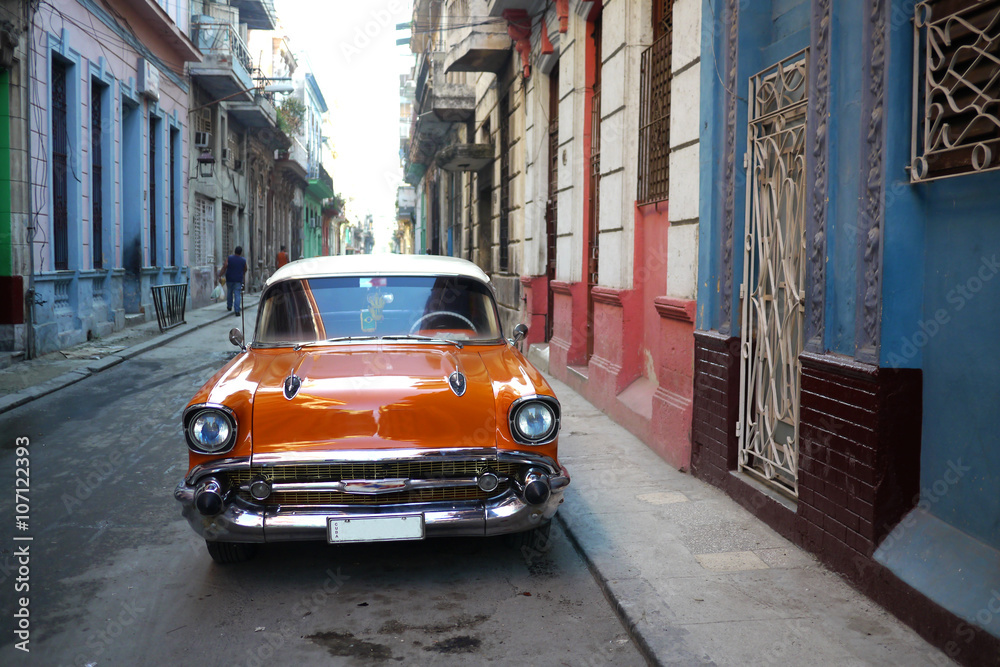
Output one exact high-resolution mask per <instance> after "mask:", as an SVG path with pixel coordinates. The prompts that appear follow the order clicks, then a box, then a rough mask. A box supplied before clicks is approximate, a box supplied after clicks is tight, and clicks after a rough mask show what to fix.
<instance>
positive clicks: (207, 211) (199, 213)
mask: <svg viewBox="0 0 1000 667" xmlns="http://www.w3.org/2000/svg"><path fill="white" fill-rule="evenodd" d="M194 201H195V209H194V219H193V221H192V223H193V224H192V225H191V239H190V242H189V244H188V245H189V247H190V249H191V264H193V265H195V266H204V265H206V264H213V263H214V255H215V201H214V200H212V199H209V198H208V197H203V196H201V195H195V198H194ZM222 252H223V253H227V252H228V250H227V249H223V251H222Z"/></svg>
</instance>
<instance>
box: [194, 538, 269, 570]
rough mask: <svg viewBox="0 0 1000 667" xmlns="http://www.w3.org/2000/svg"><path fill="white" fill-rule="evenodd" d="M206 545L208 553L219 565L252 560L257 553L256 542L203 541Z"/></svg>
mask: <svg viewBox="0 0 1000 667" xmlns="http://www.w3.org/2000/svg"><path fill="white" fill-rule="evenodd" d="M205 546H207V547H208V555H210V556H211V557H212V560H214V561H215V562H216V563H219V564H220V565H229V564H231V563H244V562H246V561H248V560H252V559H253V557H254V556H256V555H257V545H256V544H242V543H240V542H208V541H206V542H205Z"/></svg>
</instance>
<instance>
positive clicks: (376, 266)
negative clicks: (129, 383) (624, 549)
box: [174, 255, 570, 563]
mask: <svg viewBox="0 0 1000 667" xmlns="http://www.w3.org/2000/svg"><path fill="white" fill-rule="evenodd" d="M526 332H527V329H526V328H525V327H524V325H518V326H517V327H515V329H514V332H513V337H512V338H510V339H506V338H504V335H503V332H502V331H501V327H500V319H499V316H498V313H497V306H496V301H495V298H494V289H493V285H492V284H491V283H490V280H489V277H488V276H487V275H486V274H485V273H483V272H482V271H481V270H480V269H479V268H478V267H477V266H476V265H475V264H472V263H471V262H467V261H465V260H461V259H457V258H450V257H432V256H415V255H381V256H380V255H355V256H344V257H321V258H314V259H304V260H299V261H297V262H292V263H290V264H286V265H285V266H283V267H282V268H280V269H278V270H277V271H276V272H275V273H274V275H273V276H271V278H270V279H269V280H268V281H267V283H266V285H265V287H264V290H263V293H262V294H261V299H260V306H259V309H258V313H257V322H256V329H255V334H254V338H253V341H252V342H249V343H247V342H246V341H245V340H244V337H243V334H242V333H241V332H240V330H239V329H233V330H232V331H230V341H232V342H233V343H234V344H235V345H237V346H239V347H240V352H239V353H238V354H237V355H236V357H235V358H234V359H232V360H231V361H230V362H229V363H228V364H226V365H225V366H224V367H223V368H222V369H221V370H220V371H219V372H218V373H216V374H215V375H214V376H213V377H212V378H211V379H210V380H209V381H208V382H206V383H205V385H204V386H203V387H202V388H201V389H200V390H199V391H198V393H197V394H195V396H194V398H192V399H191V402H190V403H189V404H188V405H187V408H186V409H185V410H184V413H183V427H184V434H185V437H186V439H187V445H188V449H189V453H188V455H189V461H190V467H189V471H188V473H187V476H186V477H185V478H184V479H183V480H181V482H180V483H179V484H178V485H177V488H176V490H175V491H174V497H175V498H176V499H177V500H178V501H180V503H181V506H182V508H183V509H182V513H183V515H184V517H185V518H187V520H188V522H189V523H190V524H191V527H192V528H194V530H195V531H196V532H197V533H198V534H199V535H201V536H202V537H203V538H204V539H205V541H206V543H207V545H208V551H209V554H211V556H212V558H213V559H215V561H217V562H220V563H231V562H238V561H242V560H246V559H248V558H251V557H252V556H253V554H254V553H255V549H256V545H257V544H259V543H264V542H280V541H288V540H325V541H327V542H330V543H341V542H369V541H377V540H409V539H423V538H425V537H432V536H439V535H454V536H457V535H463V536H464V535H498V534H502V533H513V534H519V535H515V540H532V539H537V538H538V537H539V534H540V533H541V534H545V533H547V531H548V527H549V521H550V520H551V519H552V517H553V516H554V515H555V513H556V509H557V508H558V506H559V504H560V503H561V502H562V499H563V491H564V490H565V488H566V486H567V485H568V484H569V481H570V478H569V474H568V473H567V471H566V469H565V468H564V467H563V466H562V465H560V463H559V459H558V457H557V447H558V441H559V417H560V413H559V401H558V400H557V399H556V397H555V394H554V392H553V391H552V388H551V387H550V386H549V385H548V383H547V382H546V381H545V378H544V377H543V376H542V375H541V373H539V372H538V370H537V369H535V368H534V367H533V366H532V365H531V364H530V363H529V362H528V360H527V359H525V357H524V356H523V355H522V354H521V352H519V351H518V350H517V348H516V347H515V345H516V343H517V342H518V340H519V339H520V338H522V337H523V336H524V335H525V333H526Z"/></svg>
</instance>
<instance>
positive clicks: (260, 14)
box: [229, 0, 278, 30]
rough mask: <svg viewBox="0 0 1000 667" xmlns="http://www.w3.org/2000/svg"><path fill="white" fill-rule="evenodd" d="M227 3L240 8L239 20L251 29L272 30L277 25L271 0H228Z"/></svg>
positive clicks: (276, 16)
mask: <svg viewBox="0 0 1000 667" xmlns="http://www.w3.org/2000/svg"><path fill="white" fill-rule="evenodd" d="M229 4H230V5H232V6H233V7H236V8H237V9H239V10H240V21H242V22H243V23H246V24H247V27H248V28H250V29H251V30H274V29H275V28H277V27H278V15H277V14H276V13H275V11H274V1H273V0H229Z"/></svg>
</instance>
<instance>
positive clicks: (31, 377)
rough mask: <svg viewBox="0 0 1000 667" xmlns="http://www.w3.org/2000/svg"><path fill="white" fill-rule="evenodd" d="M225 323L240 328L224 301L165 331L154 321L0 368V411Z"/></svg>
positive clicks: (249, 302) (250, 312) (251, 312)
mask: <svg viewBox="0 0 1000 667" xmlns="http://www.w3.org/2000/svg"><path fill="white" fill-rule="evenodd" d="M258 296H259V295H257V294H247V295H246V304H245V306H246V311H247V312H246V316H247V325H248V326H249V327H252V326H253V324H252V322H253V320H252V317H253V316H255V313H256V306H257V299H258ZM224 319H228V320H232V322H233V326H241V324H240V323H241V322H242V320H243V318H237V317H235V316H234V315H233V313H232V312H231V311H227V310H226V304H225V302H224V301H220V302H219V303H213V304H211V305H209V306H205V307H203V308H195V309H191V310H187V311H186V312H185V313H184V320H185V323H184V324H181V325H180V326H176V327H174V328H172V329H168V330H167V331H163V332H161V331H160V328H159V325H158V324H157V322H156V319H155V318H154V319H153V320H152V321H148V322H144V323H142V324H140V325H138V326H134V327H128V328H126V329H123V330H122V331H117V332H115V333H114V334H112V335H110V336H108V337H107V338H95V339H94V340H90V341H87V342H86V343H81V344H80V345H77V346H75V347H71V348H67V349H65V350H60V351H57V352H51V353H49V354H46V355H43V356H41V357H38V358H36V359H29V360H27V361H14V362H13V363H11V364H10V365H8V366H5V367H3V368H0V413H2V412H6V411H7V410H12V409H14V408H16V407H18V406H20V405H24V404H25V403H29V402H30V401H33V400H35V399H36V398H41V397H42V396H45V395H47V394H51V393H52V392H54V391H58V390H60V389H62V388H63V387H68V386H70V385H71V384H75V383H76V382H79V381H80V380H82V379H84V378H86V377H90V376H91V375H93V374H95V373H100V372H101V371H103V370H106V369H108V368H111V367H112V366H116V365H117V364H120V363H121V362H123V361H125V360H126V359H131V358H132V357H135V356H138V355H140V354H142V353H144V352H147V351H149V350H151V349H153V348H155V347H158V346H160V345H163V344H165V343H168V342H170V341H172V340H175V339H177V338H180V337H181V336H184V335H186V334H189V333H191V332H192V331H197V330H198V329H201V328H202V327H206V326H208V325H210V324H214V323H215V322H219V321H220V320H224ZM241 328H242V327H241Z"/></svg>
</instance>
